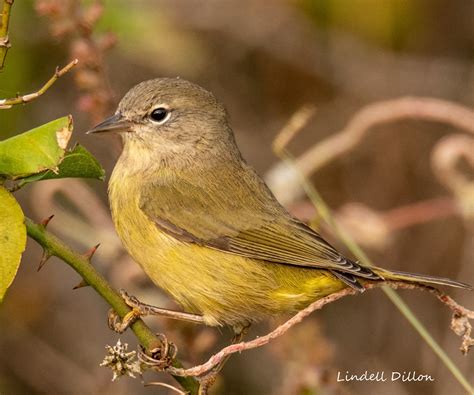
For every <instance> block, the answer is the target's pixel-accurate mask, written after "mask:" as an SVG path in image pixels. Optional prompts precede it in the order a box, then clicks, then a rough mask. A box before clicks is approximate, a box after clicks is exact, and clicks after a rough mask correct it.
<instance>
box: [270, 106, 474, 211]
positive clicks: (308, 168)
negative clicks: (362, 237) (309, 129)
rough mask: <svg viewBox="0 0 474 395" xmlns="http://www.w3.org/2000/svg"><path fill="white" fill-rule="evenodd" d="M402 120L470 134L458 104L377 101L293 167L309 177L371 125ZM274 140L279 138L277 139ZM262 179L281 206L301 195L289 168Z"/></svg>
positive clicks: (473, 129)
mask: <svg viewBox="0 0 474 395" xmlns="http://www.w3.org/2000/svg"><path fill="white" fill-rule="evenodd" d="M300 111H301V110H300ZM300 111H298V112H297V113H299V112H300ZM402 119H419V120H423V121H433V122H442V123H447V124H450V125H452V126H455V127H457V128H459V129H462V130H465V131H467V132H470V133H472V134H474V111H473V110H471V109H470V108H467V107H465V106H462V105H460V104H456V103H452V102H449V101H446V100H441V99H433V98H430V97H402V98H398V99H394V100H386V101H380V102H376V103H373V104H369V105H367V106H366V107H364V108H362V109H361V110H359V111H358V112H357V113H356V114H355V115H354V116H353V117H352V119H351V120H350V121H349V122H348V123H347V125H346V126H345V127H344V129H342V130H341V131H339V132H337V133H335V134H332V135H331V136H329V137H328V138H326V139H324V140H323V141H320V142H318V143H316V144H315V145H314V146H313V147H311V148H309V149H308V150H307V151H306V152H305V153H303V154H302V155H301V156H299V157H298V158H296V159H295V162H296V167H297V168H298V169H299V171H300V172H301V173H302V174H303V176H304V177H309V176H310V175H311V174H312V173H314V172H316V171H317V170H319V169H321V168H322V167H323V166H325V165H327V164H328V163H330V162H331V161H333V160H335V159H337V158H339V157H341V156H343V155H345V154H347V153H348V152H349V151H351V150H352V149H354V148H355V147H356V146H357V145H358V144H359V143H360V142H361V141H362V140H363V139H364V138H365V137H366V135H367V133H368V132H369V130H370V129H371V128H373V127H374V126H377V125H380V124H384V123H389V122H395V121H399V120H402ZM290 122H291V121H290ZM290 122H289V123H290ZM284 129H285V128H283V130H284ZM276 139H277V140H278V139H280V136H278V137H277V138H276ZM285 143H286V144H287V143H288V141H285ZM274 148H276V149H275V152H276V153H277V155H280V154H281V153H282V151H283V150H282V149H281V148H282V147H281V146H275V147H274ZM266 178H267V181H268V182H269V185H270V187H271V188H272V190H273V192H274V193H275V195H276V196H277V198H278V199H279V200H280V201H282V202H283V203H286V204H289V203H292V202H293V201H294V200H295V199H296V198H298V197H299V196H300V195H302V192H303V191H302V190H301V185H298V181H297V179H298V175H297V174H295V173H294V172H291V169H288V168H286V167H282V166H280V165H278V167H275V168H273V169H272V170H270V172H269V173H268V174H267V176H266Z"/></svg>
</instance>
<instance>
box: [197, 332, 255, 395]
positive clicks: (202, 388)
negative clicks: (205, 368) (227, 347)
mask: <svg viewBox="0 0 474 395" xmlns="http://www.w3.org/2000/svg"><path fill="white" fill-rule="evenodd" d="M249 328H250V325H247V326H244V327H241V328H238V329H237V328H234V336H233V337H232V341H231V344H236V343H240V342H241V341H242V339H243V338H244V335H245V334H246V333H247V331H248V329H249ZM230 357H231V355H227V356H226V357H225V358H224V359H222V361H220V362H219V363H218V364H217V365H216V366H214V368H212V369H211V370H210V371H209V372H207V373H206V374H205V375H204V376H201V377H199V392H198V394H199V395H206V394H207V393H208V390H209V388H210V387H211V386H212V384H214V382H215V381H216V378H217V375H218V374H219V372H220V371H221V370H222V368H223V367H224V365H225V363H226V362H227V361H228V359H229V358H230Z"/></svg>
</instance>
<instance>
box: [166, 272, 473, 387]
mask: <svg viewBox="0 0 474 395" xmlns="http://www.w3.org/2000/svg"><path fill="white" fill-rule="evenodd" d="M383 286H389V287H390V288H393V289H397V288H403V289H419V290H423V291H428V292H430V293H432V294H434V295H435V296H436V297H437V298H438V299H439V300H440V301H441V302H442V303H444V304H445V305H446V306H448V307H449V308H450V309H451V311H452V312H453V320H452V323H451V327H452V329H453V331H455V332H456V334H457V335H459V336H462V337H463V346H462V347H464V346H465V345H466V346H467V347H469V344H470V342H472V339H471V338H470V334H471V330H472V327H471V325H470V323H469V322H468V320H469V319H474V311H470V310H468V309H466V308H464V307H463V306H461V305H459V304H458V303H456V302H455V301H454V300H453V299H452V298H450V297H449V296H447V295H446V294H444V293H443V292H441V291H440V290H438V289H437V288H434V287H430V286H426V285H419V284H409V283H405V282H401V281H384V282H374V283H367V284H365V285H364V287H365V289H373V288H379V287H383ZM358 293H359V292H358V291H356V290H354V289H352V288H349V287H347V288H344V289H343V290H341V291H339V292H336V293H333V294H331V295H329V296H326V297H324V298H322V299H319V300H317V301H316V302H313V303H312V304H310V305H309V306H308V307H306V308H305V309H303V310H301V311H299V312H298V313H296V314H295V315H294V316H293V317H291V318H290V319H289V320H287V321H286V322H284V323H283V324H282V325H280V326H278V327H277V328H276V329H275V330H273V331H272V332H270V333H268V334H266V335H265V336H261V337H257V338H255V339H253V340H250V341H247V342H241V343H237V344H232V345H230V346H228V347H225V348H223V349H222V350H221V351H219V352H218V353H216V354H214V355H213V356H212V357H210V358H209V359H208V361H207V362H205V363H203V364H202V365H198V366H195V367H192V368H189V369H182V368H175V367H169V368H166V369H165V370H166V371H167V372H170V373H171V374H173V375H177V376H201V375H203V374H205V373H207V372H208V371H210V370H211V369H212V368H214V367H215V366H217V365H218V364H219V363H220V362H221V361H223V360H224V359H225V358H226V357H227V356H229V355H231V354H235V353H237V352H242V351H246V350H250V349H252V348H258V347H261V346H263V345H265V344H268V343H269V342H270V341H271V340H273V339H275V338H277V337H280V336H282V335H283V334H284V333H286V332H287V331H288V330H289V329H290V328H291V327H293V326H294V325H296V324H298V323H300V322H301V321H302V320H303V319H304V318H306V317H307V316H308V315H309V314H311V313H312V312H314V311H316V310H320V309H321V308H323V306H325V305H326V304H329V303H332V302H335V301H336V300H338V299H341V298H343V297H345V296H348V295H357V294H358ZM471 345H472V344H471ZM464 351H466V352H467V350H463V352H464ZM467 389H469V388H467Z"/></svg>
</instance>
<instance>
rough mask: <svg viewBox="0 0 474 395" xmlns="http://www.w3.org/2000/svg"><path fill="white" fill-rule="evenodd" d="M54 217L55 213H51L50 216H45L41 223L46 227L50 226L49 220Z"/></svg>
mask: <svg viewBox="0 0 474 395" xmlns="http://www.w3.org/2000/svg"><path fill="white" fill-rule="evenodd" d="M53 217H54V214H53V215H50V216H49V217H48V218H45V219H43V220H42V221H41V222H40V225H41V226H42V227H43V228H45V229H46V227H47V226H48V224H49V221H51V220H52V219H53Z"/></svg>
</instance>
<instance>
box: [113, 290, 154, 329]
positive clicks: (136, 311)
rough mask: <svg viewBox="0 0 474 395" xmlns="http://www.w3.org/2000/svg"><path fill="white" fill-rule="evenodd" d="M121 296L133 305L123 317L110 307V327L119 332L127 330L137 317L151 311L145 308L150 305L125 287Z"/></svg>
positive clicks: (128, 303)
mask: <svg viewBox="0 0 474 395" xmlns="http://www.w3.org/2000/svg"><path fill="white" fill-rule="evenodd" d="M120 296H121V297H122V298H123V300H124V301H125V303H126V304H127V305H128V306H129V307H131V309H132V310H131V311H129V312H128V313H127V314H125V316H124V317H123V319H120V317H119V315H118V314H117V313H116V311H115V310H113V309H110V310H109V313H108V323H109V328H110V329H112V330H113V331H115V332H117V333H123V332H125V330H126V329H127V328H128V327H129V326H131V325H132V324H133V323H134V322H135V321H136V320H137V319H139V318H140V317H142V316H145V315H148V314H149V312H148V311H147V309H146V308H145V307H146V306H148V305H145V304H143V303H141V302H140V301H139V300H138V299H137V298H136V297H135V296H132V295H129V294H128V293H127V292H125V291H124V290H123V289H122V290H120Z"/></svg>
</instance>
